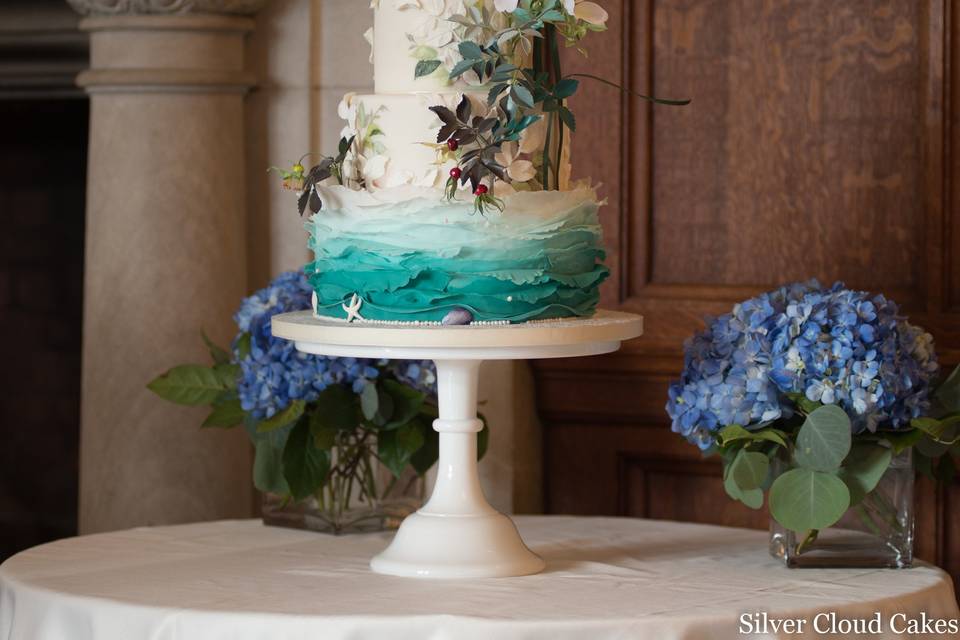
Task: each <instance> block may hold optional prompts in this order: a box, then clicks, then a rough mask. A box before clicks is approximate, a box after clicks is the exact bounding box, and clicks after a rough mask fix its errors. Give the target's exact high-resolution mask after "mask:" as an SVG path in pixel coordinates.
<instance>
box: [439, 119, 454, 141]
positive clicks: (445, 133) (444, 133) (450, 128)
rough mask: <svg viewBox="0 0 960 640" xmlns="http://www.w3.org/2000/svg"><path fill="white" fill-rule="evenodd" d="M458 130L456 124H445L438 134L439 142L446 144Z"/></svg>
mask: <svg viewBox="0 0 960 640" xmlns="http://www.w3.org/2000/svg"><path fill="white" fill-rule="evenodd" d="M456 130H457V125H456V123H451V124H445V125H443V126H442V127H440V132H439V133H437V142H446V141H447V140H449V139H450V136H452V135H453V133H454V132H455V131H456Z"/></svg>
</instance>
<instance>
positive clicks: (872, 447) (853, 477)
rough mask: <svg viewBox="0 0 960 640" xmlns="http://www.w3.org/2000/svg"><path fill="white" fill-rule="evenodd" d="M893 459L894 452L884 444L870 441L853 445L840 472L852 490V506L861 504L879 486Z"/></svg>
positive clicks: (848, 487)
mask: <svg viewBox="0 0 960 640" xmlns="http://www.w3.org/2000/svg"><path fill="white" fill-rule="evenodd" d="M892 459H893V452H892V451H890V449H888V448H887V447H884V446H882V445H879V444H873V443H869V442H862V443H861V442H858V443H857V444H855V445H853V448H852V449H850V455H848V456H847V458H846V460H844V461H843V466H842V467H841V468H840V474H839V475H840V479H841V480H843V481H844V483H846V485H847V489H849V490H850V506H851V507H852V506H856V505H858V504H860V502H861V501H862V500H863V498H864V497H865V496H866V495H867V494H868V493H870V492H871V491H873V490H874V489H875V488H876V487H877V483H878V482H880V478H882V477H883V474H884V472H885V471H886V470H887V468H888V467H889V466H890V460H892Z"/></svg>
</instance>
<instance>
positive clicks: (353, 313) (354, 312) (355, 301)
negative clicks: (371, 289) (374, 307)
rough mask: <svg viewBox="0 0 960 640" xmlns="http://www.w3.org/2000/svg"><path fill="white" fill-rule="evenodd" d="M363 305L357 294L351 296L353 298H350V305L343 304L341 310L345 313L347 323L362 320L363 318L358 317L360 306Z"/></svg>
mask: <svg viewBox="0 0 960 640" xmlns="http://www.w3.org/2000/svg"><path fill="white" fill-rule="evenodd" d="M362 304H363V298H361V297H360V296H358V295H357V294H353V297H352V298H350V304H349V305H348V304H346V303H344V304H343V305H342V306H343V310H344V311H346V312H347V322H353V321H354V320H355V319H356V320H364V317H363V316H362V315H360V306H361V305H362Z"/></svg>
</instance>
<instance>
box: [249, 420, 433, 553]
mask: <svg viewBox="0 0 960 640" xmlns="http://www.w3.org/2000/svg"><path fill="white" fill-rule="evenodd" d="M375 451H376V441H375V439H372V438H366V437H360V438H357V437H353V436H352V435H347V436H345V437H344V438H343V439H342V440H341V441H340V442H338V443H337V444H336V445H335V446H334V447H333V449H332V450H331V470H330V474H329V476H328V480H327V482H326V483H325V484H324V486H322V487H321V488H320V489H319V490H317V491H316V493H314V495H312V496H310V497H309V498H307V499H305V500H300V501H297V502H294V501H291V500H290V499H289V498H286V497H284V496H280V495H277V494H273V493H263V494H261V495H262V502H261V514H262V517H263V522H264V524H267V525H271V526H278V527H290V528H295V529H308V530H310V531H318V532H322V533H332V534H335V535H341V534H348V533H368V532H372V531H384V530H391V529H396V528H397V527H399V526H400V523H401V522H403V519H404V518H406V517H407V516H408V515H410V514H411V513H413V512H414V511H416V510H417V509H419V508H420V506H421V505H422V504H423V500H424V496H425V485H426V483H425V481H424V478H423V476H421V475H418V474H417V473H416V472H415V471H414V470H413V468H412V467H407V468H406V469H405V470H404V472H403V473H402V474H401V475H400V476H399V477H396V476H394V475H393V474H392V473H391V472H390V471H389V470H388V469H387V468H386V467H384V466H383V465H381V464H380V463H379V462H378V461H377V458H376V455H375V453H374V452H375Z"/></svg>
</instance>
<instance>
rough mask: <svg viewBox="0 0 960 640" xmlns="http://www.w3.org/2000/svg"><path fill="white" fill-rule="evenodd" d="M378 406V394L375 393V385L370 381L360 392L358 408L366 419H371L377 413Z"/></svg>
mask: <svg viewBox="0 0 960 640" xmlns="http://www.w3.org/2000/svg"><path fill="white" fill-rule="evenodd" d="M379 406H380V394H378V393H377V385H376V384H375V383H373V382H370V383H368V384H367V385H366V386H365V387H364V388H363V391H361V392H360V410H361V411H362V412H363V417H364V418H366V419H367V420H373V418H374V417H375V416H376V415H377V409H378V408H379Z"/></svg>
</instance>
